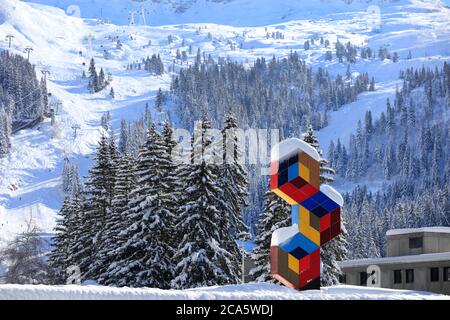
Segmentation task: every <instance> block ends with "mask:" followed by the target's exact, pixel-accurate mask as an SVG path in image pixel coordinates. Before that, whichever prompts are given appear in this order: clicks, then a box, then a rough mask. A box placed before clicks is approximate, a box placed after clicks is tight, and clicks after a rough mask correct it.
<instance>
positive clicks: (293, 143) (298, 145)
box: [270, 138, 320, 161]
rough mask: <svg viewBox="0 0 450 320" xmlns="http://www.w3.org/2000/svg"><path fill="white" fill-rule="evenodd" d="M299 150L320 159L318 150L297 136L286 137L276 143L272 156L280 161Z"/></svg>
mask: <svg viewBox="0 0 450 320" xmlns="http://www.w3.org/2000/svg"><path fill="white" fill-rule="evenodd" d="M299 151H303V152H305V153H307V154H308V155H309V156H310V157H312V158H313V159H315V160H316V161H320V155H319V153H318V152H317V150H316V149H314V148H313V147H311V146H310V145H309V144H307V143H306V142H305V141H303V140H300V139H297V138H290V139H286V140H283V141H281V142H280V143H278V144H276V145H275V146H274V147H273V148H272V152H271V156H270V158H271V160H272V161H279V160H283V159H285V158H288V157H289V156H291V155H293V154H295V153H296V152H299Z"/></svg>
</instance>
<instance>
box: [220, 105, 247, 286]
mask: <svg viewBox="0 0 450 320" xmlns="http://www.w3.org/2000/svg"><path fill="white" fill-rule="evenodd" d="M237 130H238V125H237V121H236V118H235V117H234V115H232V114H231V113H228V114H227V116H226V119H225V125H224V128H223V130H222V141H223V163H222V165H220V166H219V167H218V176H219V177H220V178H219V187H220V189H221V190H222V196H221V198H222V199H223V208H222V209H221V211H222V218H221V225H220V227H221V229H222V238H223V241H222V244H223V245H224V246H225V247H226V249H227V250H228V252H230V253H231V254H232V258H233V260H232V266H231V267H232V268H233V269H234V270H233V273H234V274H237V275H239V278H241V270H242V268H241V255H242V253H241V251H240V249H239V247H238V245H237V242H236V241H237V240H248V239H249V238H250V235H249V234H248V228H247V226H246V225H245V224H244V221H243V209H244V207H245V206H246V205H247V197H248V191H247V189H248V181H247V173H246V171H245V169H244V167H243V166H242V164H241V163H240V161H241V160H242V150H241V148H240V145H239V137H238V131H237ZM236 281H237V279H236Z"/></svg>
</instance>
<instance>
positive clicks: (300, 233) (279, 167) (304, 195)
mask: <svg viewBox="0 0 450 320" xmlns="http://www.w3.org/2000/svg"><path fill="white" fill-rule="evenodd" d="M270 189H271V190H272V192H274V193H275V194H277V195H278V196H279V197H281V198H282V199H284V200H285V201H286V202H287V203H289V204H290V205H291V206H292V227H289V228H282V229H278V230H275V232H274V233H273V235H272V243H271V255H270V263H271V273H272V276H273V277H274V278H275V279H277V280H278V281H280V282H281V283H282V284H284V285H286V286H287V287H290V288H293V289H297V290H309V289H319V288H320V247H321V246H322V245H324V244H326V243H327V242H328V241H330V240H331V239H333V238H335V237H337V236H338V235H339V234H340V232H341V224H340V220H341V219H340V213H341V206H342V205H343V199H342V196H341V195H340V194H339V193H338V192H337V191H335V190H334V189H333V188H331V187H330V186H328V185H323V186H322V187H321V186H320V155H319V154H318V152H317V151H316V150H315V149H314V148H313V147H311V146H310V145H308V144H307V143H306V142H304V141H302V140H299V139H288V140H285V141H283V142H281V143H280V144H278V145H276V146H275V147H274V148H273V149H272V154H271V164H270Z"/></svg>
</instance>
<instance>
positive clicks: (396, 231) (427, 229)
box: [386, 227, 450, 236]
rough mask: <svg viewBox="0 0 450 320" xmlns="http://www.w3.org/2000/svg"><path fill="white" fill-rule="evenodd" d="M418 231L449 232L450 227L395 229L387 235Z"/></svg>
mask: <svg viewBox="0 0 450 320" xmlns="http://www.w3.org/2000/svg"><path fill="white" fill-rule="evenodd" d="M418 232H434V233H449V234H450V227H426V228H416V229H393V230H389V231H388V232H386V235H387V236H395V235H400V234H408V233H418Z"/></svg>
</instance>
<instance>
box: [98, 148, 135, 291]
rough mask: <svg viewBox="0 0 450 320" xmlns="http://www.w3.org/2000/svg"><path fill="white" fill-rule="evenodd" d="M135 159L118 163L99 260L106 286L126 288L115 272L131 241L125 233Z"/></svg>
mask: <svg viewBox="0 0 450 320" xmlns="http://www.w3.org/2000/svg"><path fill="white" fill-rule="evenodd" d="M136 180H137V176H136V175H135V159H134V158H133V157H131V156H129V155H128V154H122V156H121V157H120V158H119V160H118V162H117V168H116V179H115V184H114V198H113V200H112V203H111V205H112V209H111V214H110V215H109V216H108V218H107V221H106V223H105V237H104V238H105V241H104V243H103V244H102V247H101V248H100V250H99V254H98V258H99V259H102V261H103V263H102V264H103V265H104V266H105V269H103V270H102V273H101V274H100V276H99V279H98V281H99V283H100V284H102V285H106V286H124V285H126V283H124V282H122V279H121V278H117V277H116V273H115V272H114V271H115V269H116V266H117V262H119V261H120V259H121V258H122V257H121V256H120V251H119V250H118V249H119V248H121V247H123V246H124V245H125V244H126V242H127V241H128V240H129V239H128V238H127V237H125V236H124V233H123V231H124V230H126V229H127V227H129V221H128V216H127V211H128V209H129V203H130V201H131V197H130V195H131V192H132V190H133V188H135V187H136Z"/></svg>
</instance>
